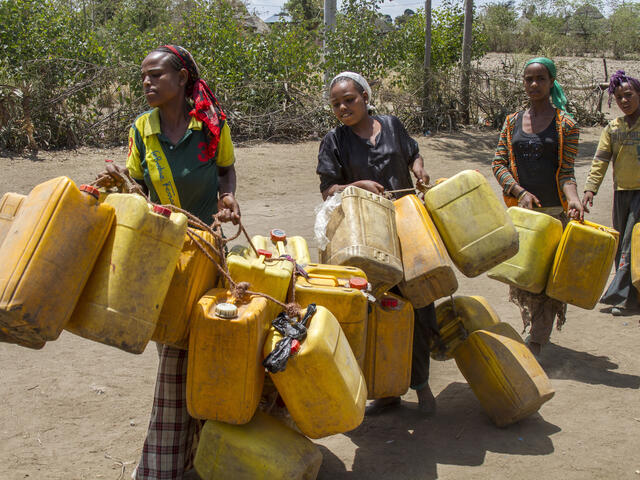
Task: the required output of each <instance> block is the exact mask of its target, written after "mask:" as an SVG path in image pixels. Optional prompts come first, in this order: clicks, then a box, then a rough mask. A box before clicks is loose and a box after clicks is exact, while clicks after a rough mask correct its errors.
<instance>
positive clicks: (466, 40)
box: [460, 0, 473, 125]
mask: <svg viewBox="0 0 640 480" xmlns="http://www.w3.org/2000/svg"><path fill="white" fill-rule="evenodd" d="M472 27H473V0H465V2H464V31H463V33H462V75H461V85H460V93H461V95H460V97H461V98H460V101H461V103H462V121H463V122H464V124H465V125H469V121H470V114H469V106H470V88H469V81H470V77H471V41H472V38H471V37H472V33H471V32H472Z"/></svg>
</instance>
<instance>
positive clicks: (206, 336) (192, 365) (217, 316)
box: [187, 288, 272, 425]
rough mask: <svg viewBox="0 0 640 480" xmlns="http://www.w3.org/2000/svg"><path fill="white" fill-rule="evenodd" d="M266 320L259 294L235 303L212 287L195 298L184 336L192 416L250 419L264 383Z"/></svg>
mask: <svg viewBox="0 0 640 480" xmlns="http://www.w3.org/2000/svg"><path fill="white" fill-rule="evenodd" d="M271 320H272V319H271V318H269V317H268V316H267V300H266V299H265V298H263V297H259V296H254V297H251V299H250V300H249V301H248V302H241V301H238V300H236V299H234V298H232V297H231V296H230V295H229V293H228V291H227V290H225V289H222V288H214V289H212V290H209V291H208V292H207V293H206V295H205V296H204V297H202V298H201V299H200V301H199V302H198V306H197V307H196V308H195V309H194V316H193V318H192V319H191V334H190V336H189V361H188V367H187V409H188V410H189V413H190V414H191V416H192V417H195V418H203V419H207V420H219V421H221V422H226V423H233V424H237V425H241V424H244V423H247V422H248V421H249V420H251V418H252V417H253V414H254V413H255V411H256V408H257V407H258V403H259V402H260V394H261V393H262V386H263V384H264V375H265V374H264V367H263V366H262V348H263V346H264V342H265V337H266V336H267V331H268V330H269V326H270V325H271Z"/></svg>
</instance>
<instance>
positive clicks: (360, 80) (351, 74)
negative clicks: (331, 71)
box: [329, 72, 371, 102]
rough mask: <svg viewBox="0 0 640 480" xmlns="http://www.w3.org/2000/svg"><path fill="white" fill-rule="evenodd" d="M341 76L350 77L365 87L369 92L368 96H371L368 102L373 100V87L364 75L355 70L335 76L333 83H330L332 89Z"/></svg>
mask: <svg viewBox="0 0 640 480" xmlns="http://www.w3.org/2000/svg"><path fill="white" fill-rule="evenodd" d="M340 77H347V78H350V79H351V80H353V81H354V82H356V83H357V84H358V85H360V86H361V87H362V88H363V89H364V91H365V92H367V96H368V97H369V99H368V102H371V87H370V86H369V84H368V83H367V81H366V80H365V79H364V77H363V76H362V75H360V74H359V73H355V72H342V73H339V74H338V75H336V76H335V77H333V80H331V83H330V84H329V90H331V87H333V85H334V84H335V83H336V80H337V79H338V78H340Z"/></svg>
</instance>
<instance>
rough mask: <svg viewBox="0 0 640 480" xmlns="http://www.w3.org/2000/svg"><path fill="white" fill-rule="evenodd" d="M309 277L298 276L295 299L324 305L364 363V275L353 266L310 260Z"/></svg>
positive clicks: (365, 302)
mask: <svg viewBox="0 0 640 480" xmlns="http://www.w3.org/2000/svg"><path fill="white" fill-rule="evenodd" d="M305 271H306V272H307V274H308V275H309V278H305V277H304V276H298V277H297V278H296V284H295V300H296V302H297V303H298V304H300V305H309V304H310V303H315V304H317V305H322V306H323V307H325V308H327V309H328V310H329V311H330V312H331V313H332V314H333V316H334V317H336V320H338V323H339V324H340V326H341V327H342V331H343V332H344V334H345V335H346V337H347V341H348V342H349V345H350V346H351V350H352V351H353V354H354V355H355V356H356V360H357V361H358V365H360V368H362V366H363V364H364V353H365V350H366V342H367V317H368V309H369V300H368V297H367V294H366V293H365V292H366V290H367V288H368V282H367V276H366V275H365V273H364V272H363V271H362V270H360V269H359V268H356V267H343V266H340V265H321V264H318V263H311V264H309V265H307V266H306V267H305Z"/></svg>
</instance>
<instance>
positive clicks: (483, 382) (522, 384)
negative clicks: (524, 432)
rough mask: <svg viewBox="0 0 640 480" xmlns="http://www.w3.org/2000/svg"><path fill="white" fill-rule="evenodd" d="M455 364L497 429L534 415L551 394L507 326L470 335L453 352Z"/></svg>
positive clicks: (537, 367)
mask: <svg viewBox="0 0 640 480" xmlns="http://www.w3.org/2000/svg"><path fill="white" fill-rule="evenodd" d="M455 360H456V364H457V365H458V368H459V369H460V372H461V373H462V375H463V376H464V378H466V379H467V382H469V386H470V387H471V389H472V390H473V393H475V395H476V397H477V398H478V400H479V401H480V404H481V405H482V408H483V409H484V410H485V412H486V413H487V414H488V415H489V417H490V418H491V420H493V422H494V423H495V424H496V425H497V426H498V427H505V426H507V425H510V424H512V423H515V422H517V421H518V420H521V419H523V418H525V417H528V416H529V415H531V414H533V413H535V412H537V411H538V410H539V409H540V407H541V406H542V404H543V403H545V402H546V401H547V400H550V399H551V397H553V394H554V393H555V392H554V390H553V388H552V387H551V383H550V382H549V378H548V377H547V375H546V374H545V373H544V370H543V369H542V367H541V366H540V364H539V363H538V361H537V360H536V359H535V357H534V356H533V354H532V353H531V352H530V351H529V349H528V348H527V346H526V345H525V344H524V343H523V342H522V339H521V338H520V336H519V335H518V333H517V332H516V331H515V330H514V329H513V328H512V327H511V326H510V325H509V324H507V323H498V324H497V325H493V326H490V327H488V328H487V329H482V330H476V331H475V332H472V333H471V334H470V335H469V338H467V339H466V340H465V341H464V342H462V344H461V345H460V346H459V347H458V348H457V349H456V351H455Z"/></svg>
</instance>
